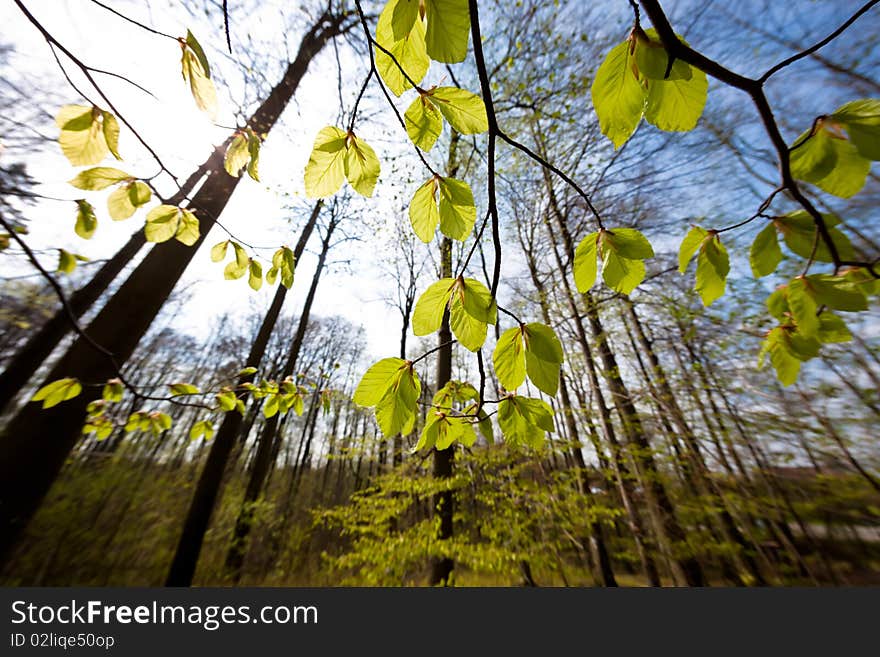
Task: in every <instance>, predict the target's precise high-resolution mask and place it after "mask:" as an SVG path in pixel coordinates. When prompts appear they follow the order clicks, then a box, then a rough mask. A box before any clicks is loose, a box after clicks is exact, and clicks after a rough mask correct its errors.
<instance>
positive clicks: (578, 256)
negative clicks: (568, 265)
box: [573, 233, 599, 294]
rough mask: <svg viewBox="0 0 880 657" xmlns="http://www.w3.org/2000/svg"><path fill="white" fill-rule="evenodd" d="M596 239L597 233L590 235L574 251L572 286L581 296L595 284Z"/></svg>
mask: <svg viewBox="0 0 880 657" xmlns="http://www.w3.org/2000/svg"><path fill="white" fill-rule="evenodd" d="M598 239H599V233H590V234H589V235H587V236H586V237H585V238H584V239H582V240H581V242H580V244H578V245H577V248H576V249H575V250H574V272H573V273H574V284H575V286H576V287H577V290H578V292H580V293H582V294H583V293H584V292H586V291H587V290H589V289H590V288H592V287H593V285H594V284H595V283H596V273H597V272H598V267H597V265H596V254H597V248H596V247H597V243H598Z"/></svg>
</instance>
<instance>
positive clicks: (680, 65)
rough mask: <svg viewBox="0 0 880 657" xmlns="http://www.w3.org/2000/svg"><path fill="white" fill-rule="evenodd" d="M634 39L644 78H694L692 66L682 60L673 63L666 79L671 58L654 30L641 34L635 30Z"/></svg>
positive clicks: (639, 67)
mask: <svg viewBox="0 0 880 657" xmlns="http://www.w3.org/2000/svg"><path fill="white" fill-rule="evenodd" d="M633 37H634V39H635V57H636V66H637V69H638V71H639V74H640V75H641V76H642V77H646V78H648V79H649V80H666V79H669V80H682V79H684V80H690V79H691V78H692V77H693V70H692V69H691V67H690V65H689V64H688V63H687V62H683V61H682V60H680V59H676V60H675V61H674V62H673V65H672V70H671V71H670V72H669V77H668V78H667V77H666V69H667V67H668V65H669V56H668V54H667V52H666V49H665V48H664V47H663V44H662V43H661V41H660V38H659V36H658V35H657V31H656V30H655V29H654V28H650V29H648V30H647V31H643V32H641V33H639V30H633Z"/></svg>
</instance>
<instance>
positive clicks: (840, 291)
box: [806, 274, 868, 312]
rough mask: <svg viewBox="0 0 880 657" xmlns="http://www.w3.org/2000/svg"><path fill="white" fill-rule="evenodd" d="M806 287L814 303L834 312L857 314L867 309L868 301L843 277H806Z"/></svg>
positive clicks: (826, 275)
mask: <svg viewBox="0 0 880 657" xmlns="http://www.w3.org/2000/svg"><path fill="white" fill-rule="evenodd" d="M806 283H807V287H808V289H809V290H810V292H811V293H812V295H813V298H814V299H815V300H816V303H817V304H819V305H823V306H828V307H829V308H833V309H834V310H843V311H845V312H859V311H862V310H867V309H868V300H867V298H865V295H864V294H863V293H862V291H861V290H860V289H859V287H858V286H857V285H856V284H854V283H853V282H852V281H850V280H849V279H847V278H846V277H844V276H833V275H831V274H812V275H810V276H807V277H806Z"/></svg>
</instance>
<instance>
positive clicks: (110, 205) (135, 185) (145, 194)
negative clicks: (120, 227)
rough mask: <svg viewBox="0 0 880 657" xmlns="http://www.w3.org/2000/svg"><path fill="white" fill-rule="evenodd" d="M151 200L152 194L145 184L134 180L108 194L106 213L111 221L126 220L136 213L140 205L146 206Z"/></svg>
mask: <svg viewBox="0 0 880 657" xmlns="http://www.w3.org/2000/svg"><path fill="white" fill-rule="evenodd" d="M152 198H153V193H152V191H150V188H149V186H148V185H147V184H146V183H145V182H141V181H140V180H135V181H134V182H130V183H128V184H126V185H121V186H119V187H117V188H116V189H114V190H113V191H112V192H110V195H109V196H108V197H107V212H109V213H110V218H111V219H113V221H122V220H123V219H128V218H129V217H131V215H133V214H134V213H135V212H137V209H138V208H139V207H141V206H142V205H146V204H147V203H149V202H150V200H151V199H152Z"/></svg>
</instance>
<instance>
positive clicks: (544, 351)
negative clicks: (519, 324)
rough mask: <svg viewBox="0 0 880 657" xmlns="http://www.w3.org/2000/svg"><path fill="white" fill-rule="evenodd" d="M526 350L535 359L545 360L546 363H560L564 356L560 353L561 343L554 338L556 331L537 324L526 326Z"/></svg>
mask: <svg viewBox="0 0 880 657" xmlns="http://www.w3.org/2000/svg"><path fill="white" fill-rule="evenodd" d="M525 339H526V348H527V349H528V351H530V352H531V353H532V354H533V355H534V356H535V357H536V358H540V359H541V360H545V361H547V362H548V363H560V364H561V363H562V362H563V360H564V356H563V353H562V343H561V342H559V338H558V337H556V331H554V330H553V329H552V328H550V327H549V326H547V325H546V324H541V323H539V322H532V323H530V324H526V334H525Z"/></svg>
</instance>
